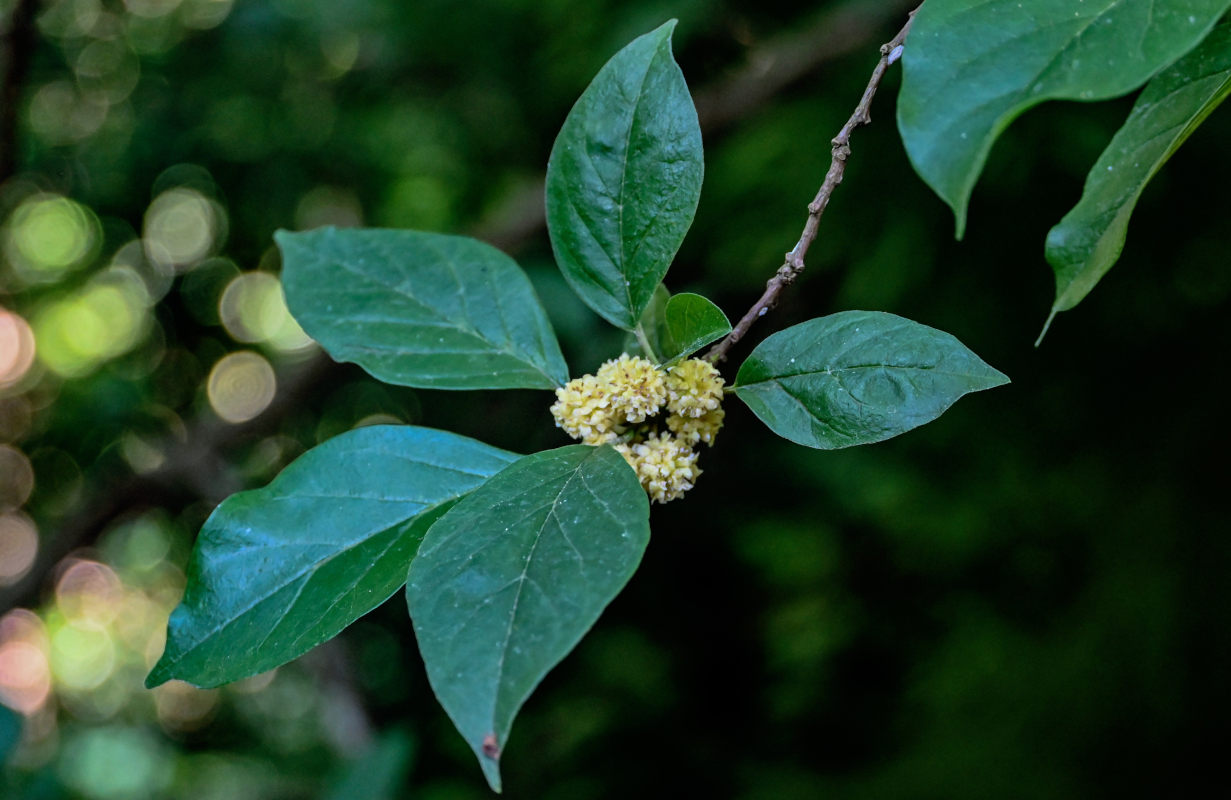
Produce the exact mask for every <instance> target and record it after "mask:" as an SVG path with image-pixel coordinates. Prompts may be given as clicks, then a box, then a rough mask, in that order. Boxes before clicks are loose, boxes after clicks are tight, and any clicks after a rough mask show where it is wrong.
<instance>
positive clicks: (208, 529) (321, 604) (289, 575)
mask: <svg viewBox="0 0 1231 800" xmlns="http://www.w3.org/2000/svg"><path fill="white" fill-rule="evenodd" d="M516 458H517V456H516V455H514V454H512V453H508V452H506V451H503V450H497V449H496V448H494V447H488V446H487V445H485V444H482V443H480V442H476V441H474V440H473V439H467V438H466V437H463V436H458V435H456V434H452V433H446V432H444V431H436V430H431V429H428V428H417V427H411V426H400V425H399V426H393V425H380V426H372V427H367V428H359V429H357V430H353V431H349V432H347V433H344V434H342V435H341V436H337V437H335V438H333V439H330V440H329V441H327V442H325V443H324V444H322V445H319V446H317V447H315V448H313V449H311V450H309V451H308V452H307V453H304V454H303V455H302V456H300V457H299V458H297V459H296V460H295V461H294V462H292V463H291V464H290V465H289V466H288V467H287V468H286V469H284V470H283V471H282V472H281V474H279V475H278V477H277V478H275V479H274V480H273V482H272V483H270V484H269V485H268V486H266V487H265V488H263V489H256V490H253V491H248V492H240V493H239V494H235V495H232V496H231V497H229V498H227V499H226V500H225V501H223V503H222V504H221V505H219V506H218V508H216V509H215V510H214V513H213V514H211V515H210V517H209V519H208V520H206V522H205V525H204V527H202V529H201V533H200V535H199V536H198V538H197V542H196V547H195V549H194V550H193V554H192V559H191V561H190V562H189V565H188V585H187V588H186V589H185V591H184V598H183V600H182V601H181V602H180V604H179V606H178V607H177V608H176V609H175V611H174V612H172V614H171V620H170V622H169V623H168V628H167V646H166V651H165V652H164V653H163V655H162V658H161V659H159V661H158V663H157V664H156V665H155V667H154V669H153V671H151V672H150V675H149V678H147V680H146V683H147V685H149V686H156V685H158V684H160V683H163V682H164V681H168V680H171V679H172V678H178V679H180V680H184V681H187V682H189V683H192V684H194V685H197V686H218V685H220V684H223V683H228V682H230V681H234V680H238V679H240V678H244V677H247V676H249V675H255V674H257V673H260V672H264V671H265V670H268V669H272V668H273V667H276V666H278V665H280V664H284V663H286V662H287V661H290V660H291V659H293V658H295V657H297V656H299V655H302V654H303V653H305V652H307V651H308V650H309V649H311V648H312V647H314V646H316V645H318V644H320V643H321V642H324V641H326V640H327V639H330V638H332V637H333V636H335V635H337V634H338V632H340V631H341V630H342V629H343V628H345V627H346V626H347V625H349V624H350V623H352V622H354V621H355V620H356V619H358V618H359V617H360V616H362V615H364V614H366V613H367V612H368V611H370V610H372V609H373V608H375V607H376V606H378V605H380V604H381V603H382V602H384V601H385V600H386V599H387V598H388V597H389V596H390V595H392V594H393V593H394V592H396V591H397V590H398V588H399V587H401V585H402V584H403V583H404V582H405V580H406V571H407V568H408V566H409V564H410V561H411V559H412V558H413V557H414V555H415V551H416V550H417V549H418V547H419V542H420V541H421V540H422V538H423V534H424V532H425V531H426V530H427V529H428V527H429V526H430V525H431V523H432V522H433V521H435V520H436V519H437V518H438V517H439V516H440V514H441V513H443V511H444V510H445V509H446V508H447V507H449V506H450V505H451V504H452V503H453V502H455V501H456V500H457V499H458V498H459V497H461V496H462V495H464V494H466V493H467V492H469V491H471V490H472V489H474V488H475V487H476V486H479V485H480V484H482V483H483V482H484V481H485V480H487V479H488V477H490V476H491V475H493V474H494V473H496V472H498V471H499V470H500V469H502V468H504V467H505V466H506V465H508V464H509V463H511V462H513V461H514V460H515V459H516Z"/></svg>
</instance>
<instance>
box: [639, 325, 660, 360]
mask: <svg viewBox="0 0 1231 800" xmlns="http://www.w3.org/2000/svg"><path fill="white" fill-rule="evenodd" d="M633 333H634V334H635V335H636V336H637V344H639V345H641V351H642V352H643V353H645V357H646V358H648V359H650V360H651V361H653V362H654V363H655V364H661V363H662V357H661V356H659V355H658V353H655V352H654V348H653V347H652V346H651V345H650V337H648V336H646V335H645V326H643V325H642V324H641V323H637V328H636V329H635V330H634V331H633Z"/></svg>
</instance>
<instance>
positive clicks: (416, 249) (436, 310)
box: [274, 228, 568, 389]
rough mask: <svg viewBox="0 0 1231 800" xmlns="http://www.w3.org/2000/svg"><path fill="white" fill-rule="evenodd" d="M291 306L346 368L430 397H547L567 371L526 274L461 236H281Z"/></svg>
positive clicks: (330, 232) (325, 232) (324, 232)
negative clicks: (349, 364)
mask: <svg viewBox="0 0 1231 800" xmlns="http://www.w3.org/2000/svg"><path fill="white" fill-rule="evenodd" d="M274 238H275V239H276V240H277V242H278V246H279V247H280V248H281V250H282V263H283V267H282V269H283V272H282V281H283V285H284V286H285V288H286V298H287V304H288V306H289V307H290V309H291V313H292V314H294V316H295V319H296V320H298V321H299V324H300V325H302V326H303V329H304V330H305V331H307V333H308V334H309V335H310V336H312V337H313V338H314V339H316V340H317V341H318V342H320V343H321V346H322V347H324V348H325V349H326V350H327V351H328V352H329V354H330V355H331V356H333V357H334V358H335V359H337V360H339V361H353V362H355V363H356V364H358V365H359V366H361V367H363V368H364V369H365V370H367V371H368V372H370V373H371V374H372V375H374V376H375V377H377V378H379V379H381V380H383V381H385V382H387V383H396V384H400V385H402V386H416V387H419V388H424V389H510V388H525V389H551V388H554V387H556V386H558V385H560V384H563V383H564V382H565V381H566V380H568V368H567V366H566V365H565V363H564V357H563V356H562V355H561V354H560V346H559V344H558V343H557V342H556V336H555V334H554V333H553V332H552V329H551V325H550V323H548V321H547V315H546V313H545V312H544V311H543V307H542V305H541V304H540V303H539V299H538V297H537V296H536V295H535V293H534V288H533V287H532V286H531V285H530V281H529V279H527V278H526V275H525V273H524V272H522V270H521V268H520V267H518V266H517V264H516V262H514V261H513V259H511V258H509V257H508V256H507V255H505V254H504V253H502V252H500V251H499V250H497V249H496V248H494V247H492V246H490V245H487V244H484V243H483V242H480V241H477V240H475V239H471V238H468V237H465V236H447V235H444V234H439V233H423V232H420V231H402V230H380V229H364V230H351V229H347V230H339V229H336V228H318V229H316V230H311V231H305V232H303V233H289V232H287V231H279V232H278V233H277V234H275V237H274Z"/></svg>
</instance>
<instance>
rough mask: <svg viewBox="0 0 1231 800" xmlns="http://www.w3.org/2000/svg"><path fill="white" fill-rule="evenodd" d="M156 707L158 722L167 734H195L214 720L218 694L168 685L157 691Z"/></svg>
mask: <svg viewBox="0 0 1231 800" xmlns="http://www.w3.org/2000/svg"><path fill="white" fill-rule="evenodd" d="M154 706H155V708H156V709H157V711H158V721H159V722H161V723H162V725H163V727H164V728H166V729H167V730H169V731H175V732H183V731H192V730H196V729H197V728H200V727H201V726H202V725H204V724H205V723H207V722H209V721H210V719H211V718H212V717H213V716H214V710H215V709H216V708H217V707H218V692H217V691H213V690H209V689H198V688H196V687H195V686H190V685H189V684H187V683H184V682H183V681H167V682H166V683H164V684H163V685H162V686H159V687H158V688H157V689H155V690H154Z"/></svg>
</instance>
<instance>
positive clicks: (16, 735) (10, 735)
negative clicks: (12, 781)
mask: <svg viewBox="0 0 1231 800" xmlns="http://www.w3.org/2000/svg"><path fill="white" fill-rule="evenodd" d="M19 741H21V716H20V715H18V714H17V712H16V711H13V710H12V709H10V708H9V707H8V706H6V705H3V704H0V769H3V768H4V766H5V765H6V764H7V763H8V760H9V755H11V754H12V752H13V751H14V750H15V749H17V743H18V742H19ZM2 782H3V776H2V775H0V785H3V783H2Z"/></svg>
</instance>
